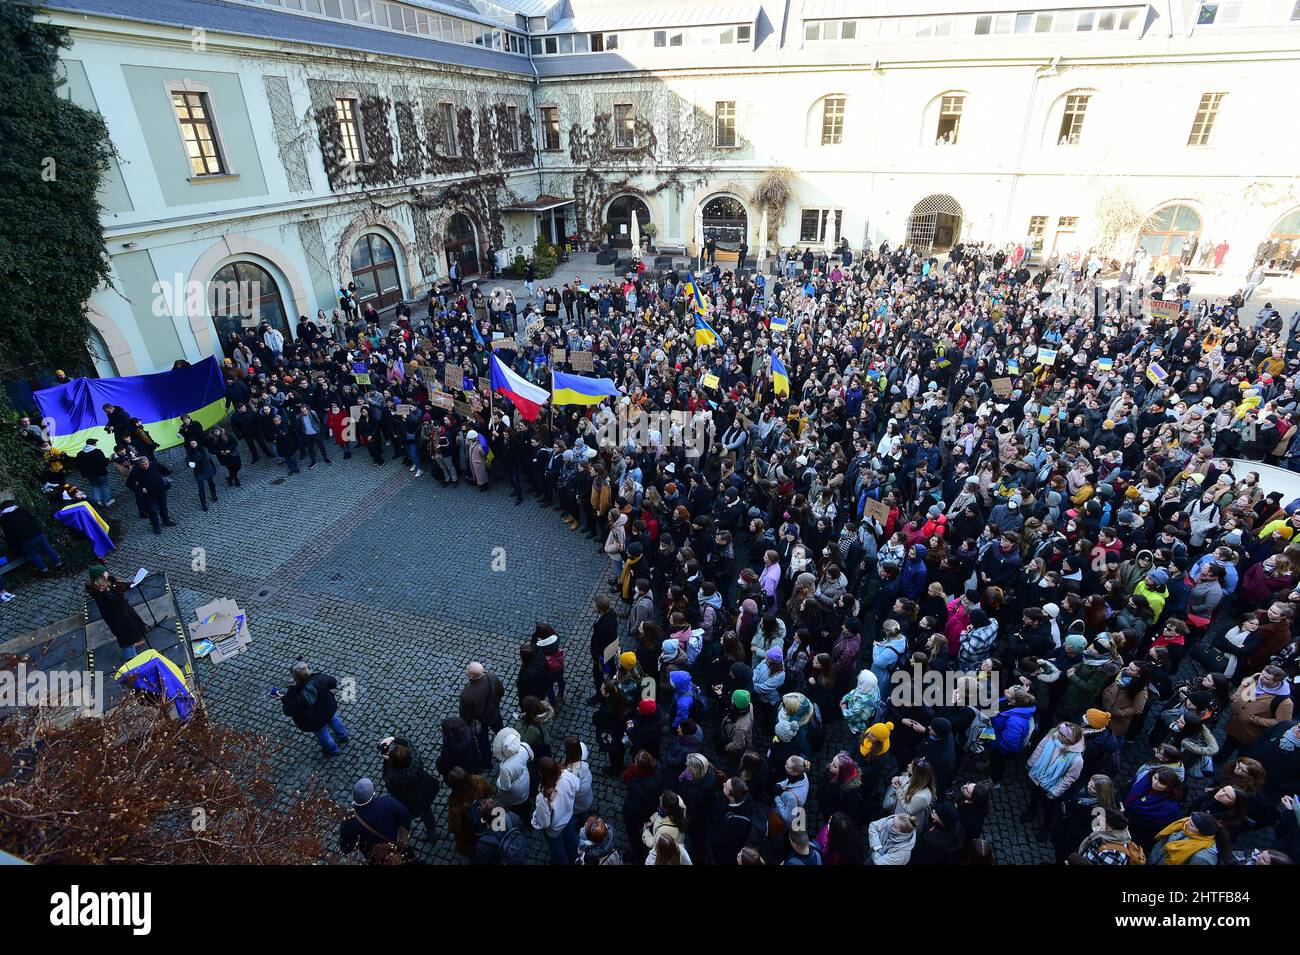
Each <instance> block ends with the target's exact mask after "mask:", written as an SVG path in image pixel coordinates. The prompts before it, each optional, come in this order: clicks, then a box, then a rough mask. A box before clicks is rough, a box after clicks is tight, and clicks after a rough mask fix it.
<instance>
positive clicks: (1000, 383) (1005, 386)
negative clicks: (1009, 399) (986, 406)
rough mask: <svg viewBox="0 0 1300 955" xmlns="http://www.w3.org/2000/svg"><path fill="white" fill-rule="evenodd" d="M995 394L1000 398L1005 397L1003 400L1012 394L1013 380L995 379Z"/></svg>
mask: <svg viewBox="0 0 1300 955" xmlns="http://www.w3.org/2000/svg"><path fill="white" fill-rule="evenodd" d="M993 393H994V394H995V395H999V396H1000V397H1003V398H1005V397H1006V396H1007V395H1009V394H1011V379H1010V378H994V379H993Z"/></svg>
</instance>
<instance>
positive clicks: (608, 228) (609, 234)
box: [600, 222, 618, 249]
mask: <svg viewBox="0 0 1300 955" xmlns="http://www.w3.org/2000/svg"><path fill="white" fill-rule="evenodd" d="M600 231H602V232H604V233H605V248H607V249H608V248H610V247H611V246H612V243H613V241H614V233H615V232H617V231H618V226H616V225H614V223H612V222H606V223H605V224H604V225H602V226H601V227H600Z"/></svg>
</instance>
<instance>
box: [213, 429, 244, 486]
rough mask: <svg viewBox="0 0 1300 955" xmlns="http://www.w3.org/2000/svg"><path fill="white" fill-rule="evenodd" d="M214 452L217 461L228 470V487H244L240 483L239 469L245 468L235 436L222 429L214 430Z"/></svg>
mask: <svg viewBox="0 0 1300 955" xmlns="http://www.w3.org/2000/svg"><path fill="white" fill-rule="evenodd" d="M212 452H213V454H215V455H216V456H217V461H218V463H220V465H221V466H222V467H223V468H225V469H226V487H242V486H243V485H241V484H240V483H239V469H240V468H242V467H243V466H244V462H243V459H242V458H240V456H239V441H237V440H236V439H235V436H234V435H233V434H230V433H228V432H226V431H224V430H223V429H221V428H213V429H212Z"/></svg>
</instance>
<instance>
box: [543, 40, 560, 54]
mask: <svg viewBox="0 0 1300 955" xmlns="http://www.w3.org/2000/svg"><path fill="white" fill-rule="evenodd" d="M542 43H543V45H544V46H545V47H546V52H547V53H548V54H550V53H558V52H559V50H560V45H559V42H558V41H557V40H556V38H555V37H553V36H548V37H545V38H544V39H543V41H542Z"/></svg>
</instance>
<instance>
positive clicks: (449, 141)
mask: <svg viewBox="0 0 1300 955" xmlns="http://www.w3.org/2000/svg"><path fill="white" fill-rule="evenodd" d="M448 115H450V116H451V124H450V125H448V124H447V116H448ZM438 122H439V124H440V125H441V126H442V128H443V131H444V132H443V139H442V142H440V143H439V144H438V146H439V147H440V148H441V149H442V150H443V155H444V156H446V157H447V158H448V159H459V158H460V130H458V129H457V128H456V123H457V122H458V120H457V117H456V104H455V103H453V102H451V101H450V100H439V102H438Z"/></svg>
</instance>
